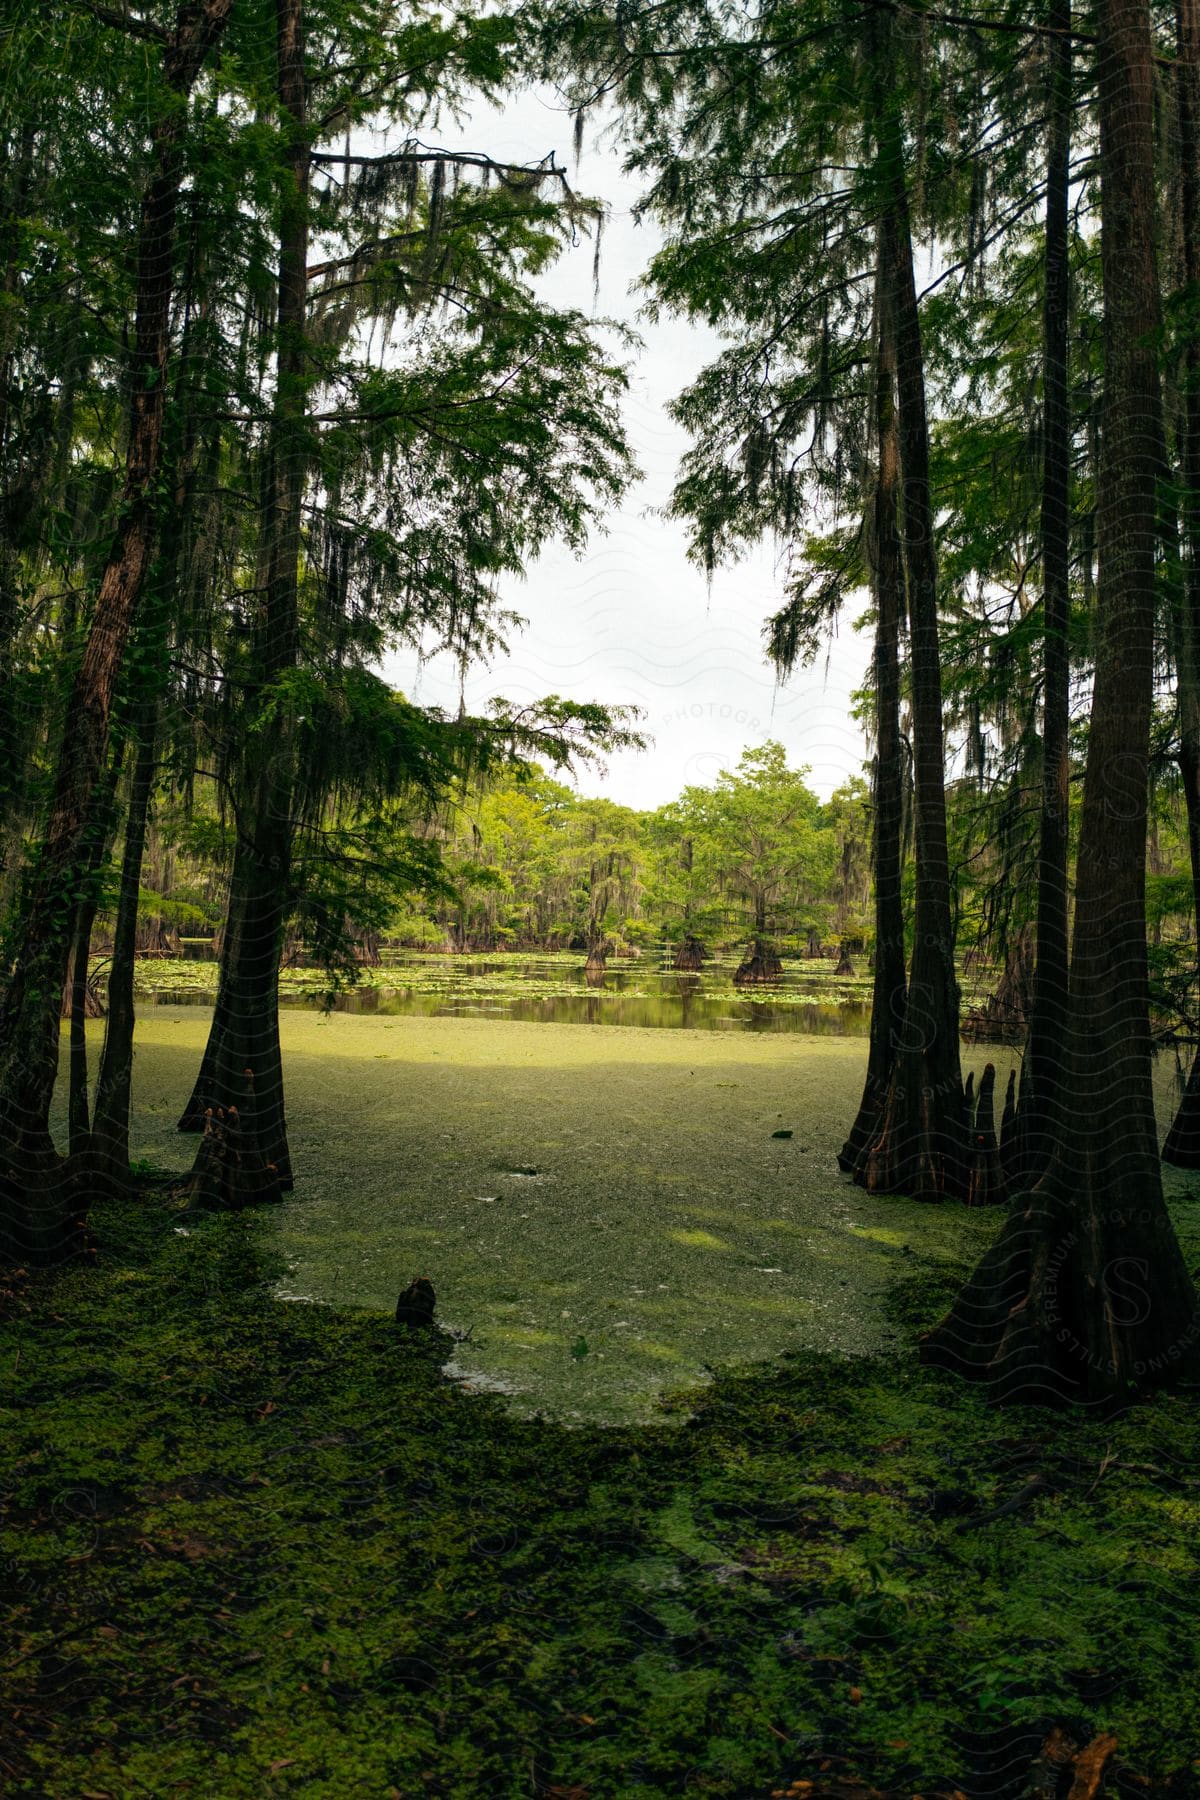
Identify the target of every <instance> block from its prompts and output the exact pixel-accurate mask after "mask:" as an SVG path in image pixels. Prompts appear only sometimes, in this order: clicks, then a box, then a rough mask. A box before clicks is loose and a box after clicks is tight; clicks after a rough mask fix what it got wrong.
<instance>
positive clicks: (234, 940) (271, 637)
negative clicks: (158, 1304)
mask: <svg viewBox="0 0 1200 1800" xmlns="http://www.w3.org/2000/svg"><path fill="white" fill-rule="evenodd" d="M276 26H277V36H276V56H277V64H276V67H277V83H278V98H279V107H280V114H281V120H282V129H283V131H284V132H285V134H286V144H285V150H284V157H283V164H284V166H283V171H282V180H281V192H280V226H279V290H278V293H279V298H278V307H277V315H276V317H277V353H276V391H275V404H274V410H273V413H272V419H271V436H270V446H269V463H268V475H267V493H266V507H265V517H264V534H265V539H266V584H265V585H266V605H265V608H264V613H263V619H262V627H261V630H260V633H259V637H258V656H259V668H260V672H261V690H260V691H262V692H265V691H266V690H267V689H268V688H269V687H270V686H271V684H272V683H274V682H276V681H278V679H279V678H280V676H282V675H284V674H286V673H287V671H289V670H290V669H293V668H294V667H295V666H296V656H297V648H298V642H299V569H300V548H301V535H300V525H301V506H302V502H303V497H304V485H305V479H306V475H307V470H308V464H309V455H310V453H309V448H308V444H307V405H308V385H309V381H310V378H311V377H310V358H309V354H308V345H307V335H306V312H307V303H308V285H307V268H308V236H309V217H308V214H309V196H308V190H309V144H308V136H307V125H306V80H305V72H304V40H303V4H302V0H277V4H276ZM294 763H295V743H294V729H293V728H292V727H291V725H290V724H289V723H288V722H287V720H286V717H285V718H282V719H281V720H280V721H279V722H278V723H277V724H274V725H273V726H272V728H271V730H269V731H266V732H258V733H256V734H252V738H251V740H250V741H249V742H248V744H247V746H246V750H245V757H244V777H243V788H244V795H245V799H244V804H243V805H242V806H241V807H240V808H239V809H238V811H239V828H238V843H237V849H236V851H235V856H234V872H233V882H232V892H231V901H230V908H231V919H230V929H229V930H228V931H227V933H226V940H225V949H224V961H225V964H226V983H225V987H226V992H225V1014H224V1019H223V1021H222V1024H221V1027H220V1030H219V1035H218V1037H217V1042H216V1044H215V1046H213V1056H212V1059H211V1066H212V1069H213V1095H212V1102H210V1103H215V1106H216V1108H217V1110H218V1111H220V1110H222V1109H225V1110H227V1109H228V1108H230V1107H231V1106H235V1105H239V1097H240V1104H241V1118H240V1124H239V1132H238V1150H237V1155H238V1158H239V1162H238V1165H237V1166H238V1167H239V1168H242V1169H244V1170H246V1171H247V1180H248V1181H249V1183H250V1186H251V1187H252V1188H253V1189H254V1190H255V1191H256V1193H257V1191H258V1190H259V1188H260V1183H259V1178H258V1166H259V1164H261V1165H263V1166H265V1167H266V1168H267V1169H268V1170H269V1171H270V1172H271V1173H272V1174H273V1175H274V1177H275V1179H276V1180H277V1182H278V1184H279V1186H280V1187H283V1188H289V1187H291V1185H292V1171H291V1158H290V1152H289V1148H288V1141H287V1123H286V1118H285V1114H284V1093H283V1059H282V1055H281V1052H280V1045H279V958H280V951H281V948H282V944H283V934H284V928H285V926H286V923H287V918H288V913H289V911H290V902H289V888H290V878H291V864H292V848H293V826H292V808H293V803H294V784H295V770H294ZM235 911H236V929H234V917H233V915H234V912H235ZM216 1030H217V1021H216V1020H215V1019H214V1031H216ZM247 1093H252V1094H253V1106H252V1107H247V1106H246V1104H245V1096H246V1095H247ZM210 1137H211V1133H209V1134H207V1135H206V1141H205V1143H204V1144H202V1145H201V1150H200V1156H199V1159H198V1162H197V1173H199V1172H200V1170H201V1166H202V1165H203V1164H206V1163H207V1162H208V1161H210V1160H211V1149H212V1146H211V1143H210V1142H209V1141H208V1139H209V1138H210ZM198 1191H199V1190H198ZM205 1191H206V1192H210V1191H211V1183H208V1184H206V1185H205Z"/></svg>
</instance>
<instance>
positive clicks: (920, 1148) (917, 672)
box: [854, 18, 966, 1200]
mask: <svg viewBox="0 0 1200 1800" xmlns="http://www.w3.org/2000/svg"><path fill="white" fill-rule="evenodd" d="M875 29H876V30H877V31H879V32H881V33H887V34H890V30H891V23H890V19H888V18H880V19H877V21H876V24H875ZM885 43H886V38H885ZM890 60H891V59H890V56H885V58H884V59H883V61H882V62H881V65H880V73H881V75H882V76H883V77H884V80H885V82H886V83H887V92H886V93H885V94H883V95H882V96H881V106H880V117H881V130H880V143H879V161H880V174H881V176H882V179H883V183H884V190H885V193H886V194H887V197H888V209H887V211H886V212H885V214H884V217H883V218H882V220H881V222H880V231H881V233H882V237H883V264H884V269H885V271H886V275H885V279H886V283H887V287H888V306H887V309H886V313H885V316H887V317H889V318H890V319H891V320H892V322H893V324H894V329H895V346H896V347H895V357H896V387H897V399H898V408H897V411H898V419H899V437H900V471H901V478H902V483H903V496H904V508H903V544H904V557H905V567H906V572H907V588H908V615H909V651H910V667H911V682H912V719H913V782H914V814H915V826H916V831H915V861H916V903H915V909H914V919H913V956H912V968H911V972H910V975H909V983H908V992H907V994H906V997H905V1008H904V1024H903V1027H902V1031H901V1035H900V1040H899V1042H898V1044H897V1046H896V1058H895V1063H894V1066H893V1070H892V1075H891V1080H890V1083H889V1087H888V1094H887V1099H886V1102H885V1104H884V1108H883V1112H882V1116H881V1120H880V1124H879V1128H878V1130H877V1131H876V1133H875V1134H874V1136H873V1137H872V1139H871V1141H870V1143H869V1144H868V1145H867V1146H866V1147H865V1148H864V1150H863V1151H862V1153H861V1154H860V1156H859V1159H858V1163H857V1165H856V1167H855V1171H854V1174H855V1179H856V1180H857V1181H858V1182H860V1183H861V1184H862V1186H864V1187H866V1188H869V1189H871V1190H873V1191H875V1192H883V1193H909V1194H915V1195H917V1196H919V1197H921V1198H923V1199H931V1200H934V1199H940V1198H941V1196H942V1195H943V1194H947V1193H948V1194H956V1195H962V1194H963V1193H964V1192H965V1184H966V1131H965V1119H964V1113H963V1085H962V1067H961V1063H960V1057H959V1042H958V1010H959V996H958V982H957V979H956V977H955V972H954V912H953V907H952V904H951V898H950V856H949V849H948V845H947V837H946V793H945V767H944V745H943V741H942V671H941V657H940V650H939V644H938V592H937V561H936V556H935V552H934V542H933V505H932V499H931V494H930V484H929V424H928V418H927V415H926V408H925V368H924V358H923V352H922V346H921V321H920V315H919V312H918V308H917V290H916V282H915V279H914V275H913V260H912V236H911V231H910V226H909V211H908V187H907V182H906V179H905V171H904V146H903V137H902V132H901V122H900V116H899V110H898V102H897V99H896V96H895V84H894V82H890V81H888V66H889V64H890Z"/></svg>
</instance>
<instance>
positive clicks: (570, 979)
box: [139, 954, 871, 1037]
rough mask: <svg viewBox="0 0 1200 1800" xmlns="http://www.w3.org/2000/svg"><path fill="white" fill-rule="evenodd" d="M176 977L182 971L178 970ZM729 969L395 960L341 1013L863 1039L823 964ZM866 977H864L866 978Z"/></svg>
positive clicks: (843, 985) (300, 995)
mask: <svg viewBox="0 0 1200 1800" xmlns="http://www.w3.org/2000/svg"><path fill="white" fill-rule="evenodd" d="M174 967H175V969H176V970H178V969H179V964H178V963H176V964H175V965H174ZM735 967H736V964H735V963H734V962H729V963H724V962H718V961H716V960H714V961H712V962H710V963H708V964H707V965H706V967H705V971H704V973H703V974H702V975H683V974H678V973H676V971H675V970H673V969H671V968H669V967H664V966H663V964H662V962H661V961H659V960H658V959H656V958H653V957H650V956H647V957H643V958H642V959H641V960H640V961H638V962H636V963H619V964H615V965H614V964H612V963H610V965H609V967H608V968H607V969H606V970H605V972H604V974H603V976H602V977H601V978H600V979H599V980H597V979H596V978H595V976H594V975H593V976H591V977H589V976H588V975H587V974H586V973H585V971H584V968H583V959H582V957H580V958H578V959H572V958H571V957H564V956H558V957H520V956H515V955H511V954H510V955H507V956H497V957H462V956H428V955H426V956H417V955H414V956H411V957H405V956H403V955H400V956H398V957H396V958H395V959H394V960H389V963H388V966H387V967H386V968H383V969H375V970H372V971H371V972H370V983H369V985H367V984H366V983H364V985H362V986H360V987H357V988H353V989H351V990H349V991H348V992H344V993H341V994H338V995H337V996H336V997H335V999H334V1000H333V1009H334V1010H335V1011H337V1012H348V1013H371V1014H380V1015H384V1016H399V1017H405V1016H407V1017H417V1018H446V1017H454V1016H462V1017H474V1018H489V1017H490V1018H497V1019H512V1020H516V1021H518V1022H535V1023H550V1024H565V1025H640V1026H649V1027H652V1028H656V1029H666V1030H671V1029H674V1030H679V1029H690V1030H701V1031H758V1032H794V1033H800V1034H806V1035H810V1036H811V1035H819V1036H828V1037H865V1036H866V1034H867V1031H868V1028H869V1025H870V1018H871V1008H870V1004H869V999H868V996H869V986H868V984H867V982H866V981H865V980H862V979H860V980H859V981H858V982H855V983H847V982H845V981H840V982H839V981H837V980H835V979H834V977H833V972H832V964H831V963H829V962H828V961H820V960H814V961H809V960H807V959H803V958H797V959H796V960H794V961H789V962H786V963H785V964H784V971H783V975H782V978H781V980H780V982H779V984H778V985H777V986H773V987H771V988H770V989H768V990H765V991H759V992H755V993H754V995H753V997H750V996H749V995H747V993H746V992H745V990H739V989H738V988H736V987H734V985H733V981H732V975H733V970H734V968H735ZM862 973H863V975H865V973H866V971H865V969H864V970H863V971H862ZM140 976H141V979H140V981H139V987H140V988H141V990H142V992H143V993H144V994H145V996H146V998H147V999H149V1000H150V1001H151V1002H152V1003H157V1004H160V1005H169V1006H181V1005H188V1004H198V1005H211V1004H212V991H211V989H210V988H209V987H208V986H207V985H206V986H204V987H203V988H197V987H196V986H195V985H191V984H190V985H188V986H186V987H185V986H182V985H180V984H179V978H178V975H176V977H175V979H174V980H172V967H171V964H169V963H163V964H160V965H158V967H157V968H155V967H154V966H153V965H147V964H142V965H141V969H140ZM280 1000H281V1004H282V1005H284V1006H308V1007H319V1006H321V1005H323V1004H324V996H323V995H322V993H321V992H320V991H319V986H318V985H317V982H316V978H315V977H314V979H313V985H312V986H310V988H309V989H308V990H307V991H301V992H288V991H287V988H286V982H285V990H284V992H283V993H282V994H281V996H280Z"/></svg>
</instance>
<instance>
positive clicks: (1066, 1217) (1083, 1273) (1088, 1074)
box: [922, 0, 1200, 1402]
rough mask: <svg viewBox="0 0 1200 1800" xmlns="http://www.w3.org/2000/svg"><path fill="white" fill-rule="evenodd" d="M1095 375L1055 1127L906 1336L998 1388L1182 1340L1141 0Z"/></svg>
mask: <svg viewBox="0 0 1200 1800" xmlns="http://www.w3.org/2000/svg"><path fill="white" fill-rule="evenodd" d="M1098 63H1099V77H1100V83H1099V93H1100V159H1101V206H1102V215H1101V216H1102V229H1103V242H1102V272H1103V286H1104V349H1105V392H1104V432H1103V439H1102V448H1101V458H1100V470H1099V488H1098V496H1097V510H1098V520H1097V527H1098V546H1099V552H1100V563H1099V567H1100V580H1099V594H1098V609H1099V626H1100V639H1099V644H1098V648H1097V655H1096V678H1095V687H1094V689H1093V694H1092V715H1091V735H1090V739H1089V744H1088V758H1087V769H1086V775H1085V781H1084V796H1083V818H1082V827H1081V836H1080V845H1079V863H1078V871H1077V879H1076V899H1075V936H1074V941H1073V944H1072V950H1071V972H1070V996H1069V1011H1068V1021H1069V1029H1068V1052H1067V1067H1066V1071H1065V1079H1064V1084H1063V1091H1064V1092H1069V1093H1070V1096H1071V1106H1070V1108H1069V1109H1067V1108H1065V1107H1064V1109H1063V1124H1062V1131H1061V1135H1060V1137H1059V1141H1058V1143H1057V1144H1056V1146H1055V1149H1054V1154H1053V1157H1052V1160H1051V1162H1050V1166H1049V1168H1048V1169H1047V1172H1046V1174H1045V1175H1044V1176H1043V1178H1042V1180H1041V1181H1040V1182H1039V1183H1038V1186H1037V1187H1036V1188H1035V1189H1034V1190H1033V1192H1032V1193H1029V1194H1026V1195H1023V1196H1020V1197H1018V1199H1017V1200H1016V1202H1015V1203H1014V1206H1013V1208H1012V1211H1011V1212H1010V1214H1009V1217H1008V1219H1007V1220H1006V1221H1005V1224H1004V1227H1003V1228H1002V1230H1001V1233H1000V1237H999V1239H998V1240H997V1243H996V1245H995V1246H994V1248H993V1249H992V1250H991V1251H989V1252H988V1254H987V1255H986V1256H985V1257H984V1258H983V1260H982V1261H981V1263H980V1264H979V1267H978V1268H977V1269H976V1271H975V1273H974V1275H973V1276H972V1277H971V1279H970V1281H969V1282H968V1283H967V1285H966V1287H965V1288H964V1289H963V1291H962V1292H961V1293H960V1295H959V1296H958V1299H957V1300H956V1301H955V1304H954V1306H953V1307H952V1309H951V1311H950V1313H949V1315H948V1317H947V1318H946V1319H945V1320H944V1321H943V1322H942V1324H941V1325H939V1326H938V1327H937V1329H936V1330H934V1331H933V1332H931V1333H929V1334H928V1336H927V1337H926V1338H925V1340H924V1342H923V1345H922V1355H923V1357H924V1359H925V1360H926V1361H928V1362H935V1363H939V1364H942V1365H943V1366H949V1367H951V1368H956V1369H958V1370H960V1371H961V1372H962V1373H963V1374H965V1375H968V1376H971V1377H973V1378H975V1379H978V1380H982V1381H984V1382H986V1383H987V1385H988V1387H989V1389H990V1391H991V1394H992V1396H993V1397H994V1398H995V1399H997V1400H1005V1401H1008V1400H1021V1401H1041V1402H1046V1401H1052V1400H1063V1399H1071V1398H1076V1399H1095V1400H1101V1401H1105V1402H1111V1401H1113V1400H1124V1399H1128V1398H1130V1397H1132V1395H1133V1394H1134V1393H1136V1392H1137V1390H1139V1389H1141V1388H1147V1387H1154V1386H1160V1385H1162V1384H1164V1383H1165V1382H1167V1381H1169V1380H1170V1378H1171V1376H1172V1375H1173V1374H1174V1373H1175V1372H1176V1371H1177V1370H1178V1368H1179V1367H1180V1365H1181V1364H1183V1363H1185V1362H1191V1361H1192V1359H1193V1358H1194V1355H1195V1350H1196V1344H1197V1342H1198V1340H1200V1317H1198V1315H1197V1308H1196V1294H1195V1291H1194V1289H1193V1286H1192V1282H1191V1279H1190V1277H1189V1275H1188V1272H1187V1268H1186V1266H1185V1264H1184V1260H1183V1256H1182V1253H1181V1251H1180V1248H1179V1244H1178V1241H1177V1239H1176V1237H1175V1232H1174V1229H1173V1227H1172V1225H1171V1221H1170V1217H1169V1215H1168V1213H1167V1210H1166V1207H1165V1205H1164V1203H1163V1195H1162V1182H1161V1172H1160V1168H1159V1161H1158V1143H1157V1133H1156V1130H1155V1121H1154V1104H1153V1093H1152V1088H1151V1071H1152V1063H1153V1049H1152V1042H1151V1035H1150V1014H1149V1004H1148V998H1147V990H1146V929H1145V925H1146V921H1145V857H1146V812H1147V807H1146V774H1147V761H1148V748H1149V735H1150V718H1151V704H1152V695H1153V674H1154V615H1155V547H1156V540H1157V525H1158V521H1157V492H1156V487H1157V481H1156V477H1157V472H1158V469H1159V466H1160V454H1161V452H1160V445H1161V431H1162V425H1161V398H1160V393H1159V385H1158V368H1157V362H1156V358H1157V354H1158V336H1159V325H1160V313H1159V291H1158V270H1157V266H1156V260H1155V249H1154V220H1155V190H1154V140H1153V120H1154V100H1153V94H1154V83H1153V58H1152V47H1151V36H1150V17H1149V10H1148V7H1147V5H1146V4H1145V0H1103V4H1102V5H1101V7H1100V12H1099V37H1098Z"/></svg>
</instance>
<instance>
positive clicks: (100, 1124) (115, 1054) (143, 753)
mask: <svg viewBox="0 0 1200 1800" xmlns="http://www.w3.org/2000/svg"><path fill="white" fill-rule="evenodd" d="M157 727H158V708H157V705H156V704H155V703H154V702H153V701H144V702H143V704H142V707H141V709H140V715H139V718H138V720H137V726H136V741H137V754H136V759H135V762H134V765H133V781H132V783H131V786H130V794H129V811H128V813H127V815H126V820H125V849H124V853H123V855H122V859H121V889H120V895H119V897H118V900H117V920H116V926H115V928H114V931H113V948H112V961H111V963H110V965H109V977H108V1018H107V1021H106V1023H105V1027H104V1048H103V1051H102V1052H101V1056H100V1072H99V1074H98V1076H97V1078H96V1108H95V1114H94V1117H93V1121H92V1146H93V1150H94V1152H95V1156H96V1160H97V1165H98V1167H100V1168H102V1169H103V1170H104V1172H105V1174H106V1175H107V1176H108V1177H109V1179H110V1180H112V1181H115V1182H118V1183H120V1184H121V1185H124V1183H125V1182H126V1181H127V1180H128V1176H129V1106H130V1098H131V1094H132V1086H133V1027H134V1004H133V979H134V967H135V964H136V961H137V920H138V896H139V894H140V892H141V881H142V858H143V856H144V854H145V848H146V823H147V818H148V815H149V811H150V794H151V790H152V789H153V786H154V768H155V760H156V756H157V749H158V730H157Z"/></svg>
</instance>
